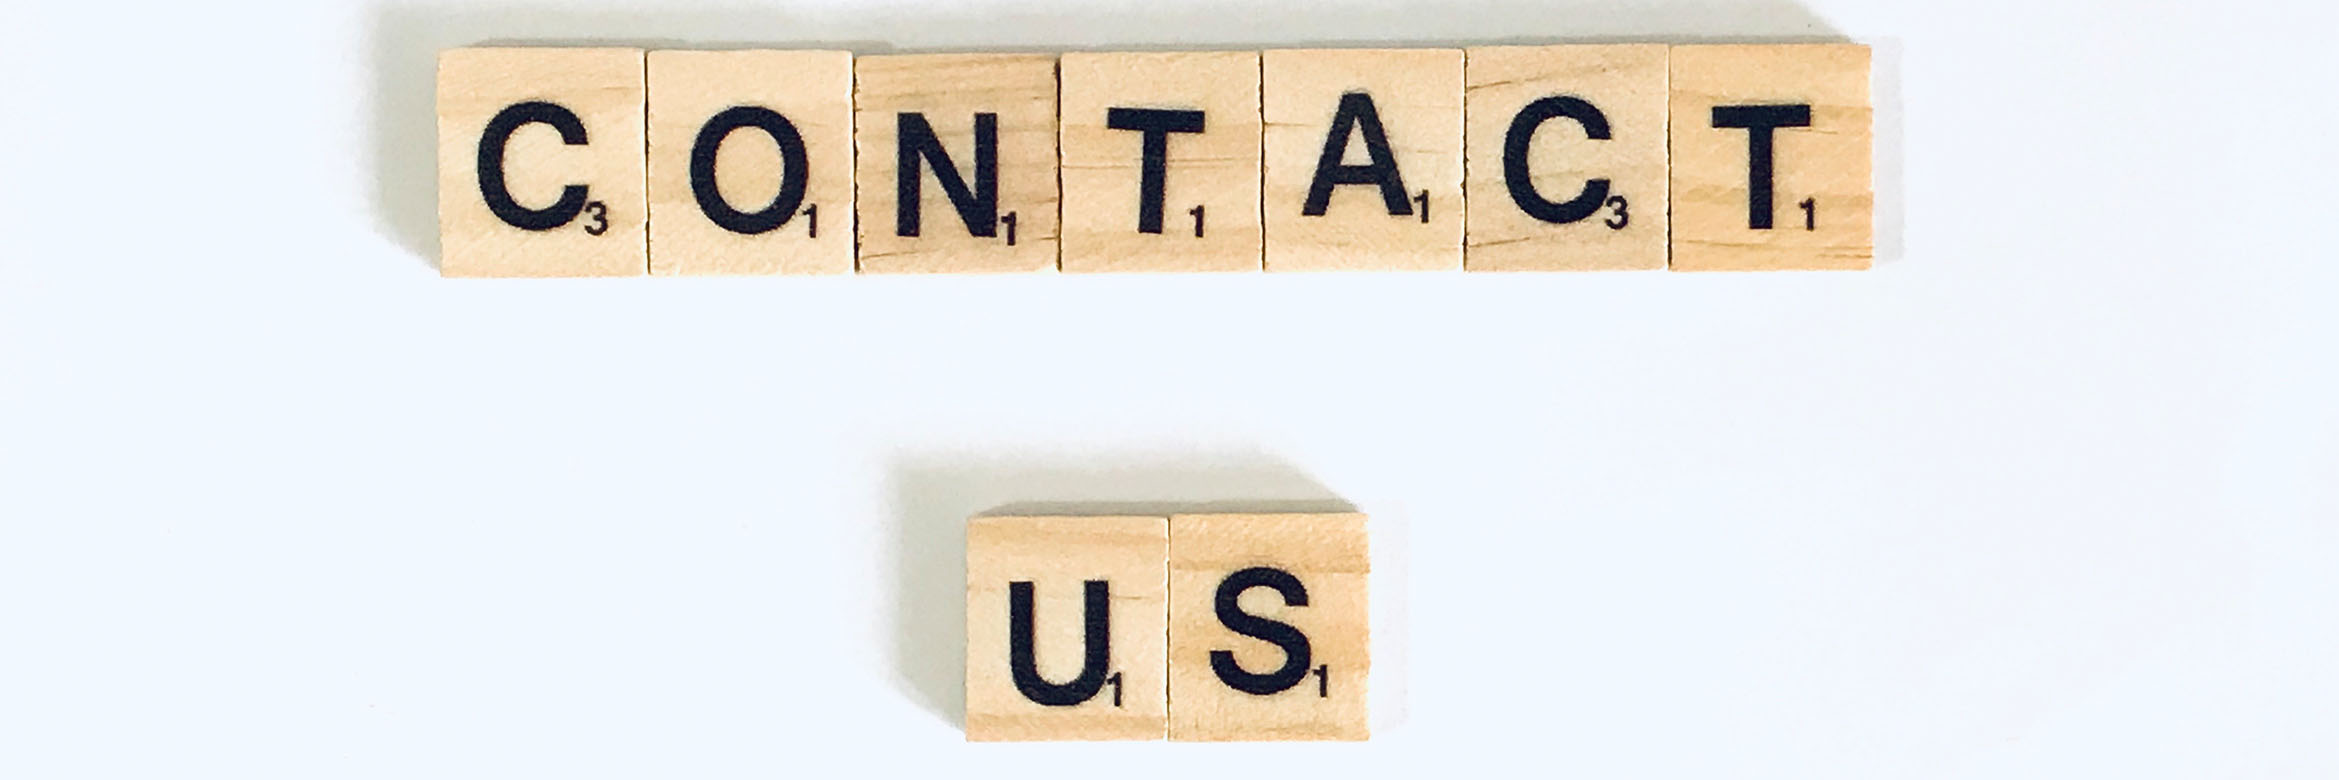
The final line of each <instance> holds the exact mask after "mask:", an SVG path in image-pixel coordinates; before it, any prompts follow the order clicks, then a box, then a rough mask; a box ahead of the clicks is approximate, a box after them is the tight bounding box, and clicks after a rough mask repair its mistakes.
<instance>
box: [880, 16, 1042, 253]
mask: <svg viewBox="0 0 2339 780" xmlns="http://www.w3.org/2000/svg"><path fill="white" fill-rule="evenodd" d="M853 72H854V80H855V81H854V88H853V89H854V103H855V109H854V114H853V116H854V133H853V139H854V145H855V147H856V149H857V152H856V162H855V165H854V172H855V180H856V183H857V185H858V189H859V192H860V195H859V202H860V207H859V215H860V219H859V223H860V235H861V258H860V260H861V263H860V267H861V270H862V271H864V272H869V273H955V272H999V271H1049V270H1054V269H1055V268H1056V203H1057V197H1056V193H1057V190H1056V57H1055V55H1053V54H901V55H887V56H879V57H861V58H859V59H857V60H855V61H854V63H853Z"/></svg>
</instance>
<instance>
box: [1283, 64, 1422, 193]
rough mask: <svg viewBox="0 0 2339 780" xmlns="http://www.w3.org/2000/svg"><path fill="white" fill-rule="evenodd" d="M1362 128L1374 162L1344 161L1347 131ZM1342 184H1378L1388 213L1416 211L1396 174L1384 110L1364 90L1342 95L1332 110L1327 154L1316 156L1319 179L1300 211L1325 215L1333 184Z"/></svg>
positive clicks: (1367, 148) (1325, 144) (1395, 159)
mask: <svg viewBox="0 0 2339 780" xmlns="http://www.w3.org/2000/svg"><path fill="white" fill-rule="evenodd" d="M1360 131H1361V132H1363V133H1364V153H1365V156H1366V157H1369V158H1371V159H1372V162H1370V163H1367V164H1364V165H1341V164H1340V158H1341V157H1342V156H1343V155H1344V153H1346V152H1347V151H1348V134H1350V133H1354V132H1360ZM1339 184H1378V185H1380V187H1381V203H1382V204H1383V205H1386V206H1388V208H1389V216H1392V217H1402V216H1409V215H1411V214H1412V213H1413V202H1412V201H1410V200H1407V199H1406V198H1405V179H1404V178H1402V177H1399V176H1398V175H1397V156H1396V155H1395V154H1393V153H1391V152H1390V151H1389V134H1388V133H1387V132H1386V131H1383V130H1382V129H1381V112H1380V110H1379V109H1376V108H1374V107H1373V96H1371V95H1368V94H1365V93H1362V92H1350V93H1348V94H1345V95H1341V96H1340V109H1339V110H1338V111H1336V112H1334V113H1333V114H1332V131H1331V132H1330V133H1326V134H1325V135H1324V156H1322V157H1319V158H1316V180H1315V181H1313V182H1310V183H1309V184H1308V202H1307V205H1305V206H1304V207H1302V208H1301V209H1300V212H1299V213H1300V214H1302V215H1304V216H1310V217H1321V216H1323V215H1324V209H1326V208H1327V207H1330V206H1331V205H1332V187H1333V186H1334V185H1339Z"/></svg>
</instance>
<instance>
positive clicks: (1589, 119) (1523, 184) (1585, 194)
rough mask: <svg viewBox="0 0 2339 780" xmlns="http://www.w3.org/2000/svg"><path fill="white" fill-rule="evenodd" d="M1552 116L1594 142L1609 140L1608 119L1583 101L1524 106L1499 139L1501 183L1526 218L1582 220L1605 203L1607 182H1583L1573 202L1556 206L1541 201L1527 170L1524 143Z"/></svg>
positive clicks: (1552, 99)
mask: <svg viewBox="0 0 2339 780" xmlns="http://www.w3.org/2000/svg"><path fill="white" fill-rule="evenodd" d="M1554 117H1567V118H1569V119H1573V120H1576V123H1577V124H1581V125H1583V126H1584V136H1585V137H1586V138H1590V139H1592V140H1594V141H1606V140H1608V116H1607V115H1606V114H1602V113H1600V109H1599V107H1597V106H1594V105H1592V104H1590V103H1587V102H1584V101H1583V100H1580V99H1577V98H1572V97H1567V96H1564V95H1556V96H1552V97H1547V98H1544V99H1542V100H1538V101H1535V102H1533V103H1529V104H1527V107H1526V108H1525V109H1522V110H1520V111H1519V115H1518V116H1515V117H1512V118H1511V130H1510V132H1509V133H1506V134H1504V135H1503V139H1502V176H1503V183H1504V184H1506V185H1508V186H1509V187H1510V190H1511V201H1512V202H1514V203H1517V204H1519V209H1520V210H1521V211H1525V212H1527V216H1531V217H1534V218H1536V219H1539V220H1542V221H1545V222H1551V223H1556V224H1562V225H1564V224H1567V223H1569V222H1577V221H1581V220H1583V219H1584V218H1586V217H1589V216H1592V213H1593V212H1595V211H1599V210H1600V204H1601V203H1602V202H1605V201H1607V200H1608V180H1607V179H1593V180H1590V181H1587V182H1584V189H1583V191H1581V192H1578V193H1576V196H1575V198H1574V199H1572V200H1569V201H1567V202H1565V203H1555V202H1552V201H1549V200H1544V199H1543V194H1542V193H1539V192H1536V191H1535V181H1534V179H1533V178H1532V174H1531V173H1530V172H1529V171H1528V170H1527V144H1528V142H1529V141H1533V140H1534V139H1535V128H1537V127H1541V126H1542V125H1543V123H1544V122H1547V121H1550V120H1551V119H1552V118H1554Z"/></svg>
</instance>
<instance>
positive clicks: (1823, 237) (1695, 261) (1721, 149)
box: [1672, 44, 1876, 271]
mask: <svg viewBox="0 0 2339 780" xmlns="http://www.w3.org/2000/svg"><path fill="white" fill-rule="evenodd" d="M1672 71H1673V84H1672V91H1673V97H1672V104H1673V270H1676V271H1781V270H1801V269H1812V270H1828V269H1848V270H1857V269H1862V268H1867V267H1868V263H1869V259H1870V258H1871V257H1872V256H1874V255H1875V253H1876V247H1875V244H1876V239H1875V228H1874V225H1873V221H1874V212H1875V201H1876V195H1875V190H1874V189H1873V187H1874V185H1873V184H1872V183H1871V181H1870V178H1869V176H1870V165H1871V159H1870V158H1871V155H1872V154H1873V152H1872V148H1871V147H1872V146H1873V136H1872V132H1873V130H1872V128H1871V124H1870V123H1871V115H1872V113H1873V111H1872V110H1871V108H1870V105H1869V102H1868V47H1866V46H1857V45H1848V44H1820V45H1780V46H1676V47H1674V48H1673V53H1672Z"/></svg>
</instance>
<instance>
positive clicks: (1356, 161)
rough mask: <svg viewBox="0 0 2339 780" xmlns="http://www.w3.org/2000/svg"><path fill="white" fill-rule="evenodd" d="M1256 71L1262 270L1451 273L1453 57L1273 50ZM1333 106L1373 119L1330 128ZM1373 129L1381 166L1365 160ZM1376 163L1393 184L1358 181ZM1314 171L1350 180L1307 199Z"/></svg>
mask: <svg viewBox="0 0 2339 780" xmlns="http://www.w3.org/2000/svg"><path fill="white" fill-rule="evenodd" d="M1260 74H1261V75H1260V95H1261V102H1262V105H1261V108H1262V109H1263V113H1264V115H1265V117H1266V122H1267V128H1266V134H1265V139H1264V148H1265V155H1266V182H1265V195H1266V199H1265V211H1266V222H1267V249H1266V269H1267V270H1269V271H1327V270H1340V271H1365V270H1373V271H1397V270H1422V271H1426V270H1451V269H1457V268H1461V267H1462V214H1463V203H1462V52H1461V50H1459V49H1390V50H1362V49H1353V50H1329V49H1287V50H1276V51H1268V52H1264V53H1262V54H1261V55H1260ZM1349 95H1362V96H1364V97H1361V98H1351V97H1348V96H1349ZM1344 104H1346V105H1349V106H1350V107H1351V108H1360V107H1363V106H1369V107H1370V108H1371V109H1372V111H1371V115H1372V116H1373V117H1377V121H1373V119H1372V118H1370V117H1366V118H1361V119H1358V120H1357V121H1353V122H1336V121H1335V120H1336V118H1338V117H1340V116H1342V115H1343V112H1342V110H1341V108H1342V106H1343V105H1344ZM1349 115H1351V116H1356V117H1365V114H1364V112H1362V111H1352V112H1349ZM1374 128H1378V129H1379V131H1380V132H1379V133H1378V135H1381V136H1384V137H1385V138H1386V140H1387V144H1386V148H1387V155H1386V157H1387V159H1386V160H1376V159H1375V158H1374V157H1373V156H1372V155H1370V154H1369V152H1370V151H1371V148H1370V144H1369V142H1370V139H1371V138H1372V136H1374V135H1376V133H1374V132H1373V130H1374ZM1335 136H1337V137H1335ZM1327 147H1330V148H1329V149H1327ZM1328 151H1329V153H1327V152H1328ZM1375 163H1382V164H1383V165H1384V167H1385V166H1386V165H1387V164H1393V165H1394V166H1395V167H1396V176H1395V177H1394V181H1391V179H1389V178H1387V177H1381V178H1377V179H1374V180H1373V181H1369V182H1368V181H1366V179H1367V178H1368V177H1367V175H1366V174H1368V173H1370V171H1368V169H1367V167H1366V166H1368V165H1372V164H1375ZM1320 168H1321V169H1325V170H1327V171H1331V170H1338V171H1347V172H1349V173H1348V174H1347V178H1346V180H1347V181H1351V182H1360V183H1342V184H1333V185H1332V186H1330V187H1329V188H1328V189H1329V196H1328V197H1318V198H1313V199H1312V198H1311V197H1310V196H1311V192H1312V191H1314V190H1315V189H1317V188H1316V182H1317V176H1318V170H1319V169H1320ZM1327 180H1328V181H1338V180H1340V177H1337V176H1331V177H1327ZM1382 183H1390V184H1395V185H1397V186H1393V187H1384V186H1381V185H1382ZM1316 194H1318V195H1319V196H1321V193H1316ZM1311 200H1314V201H1315V202H1313V203H1311ZM1319 208H1320V213H1311V212H1318V210H1319Z"/></svg>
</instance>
